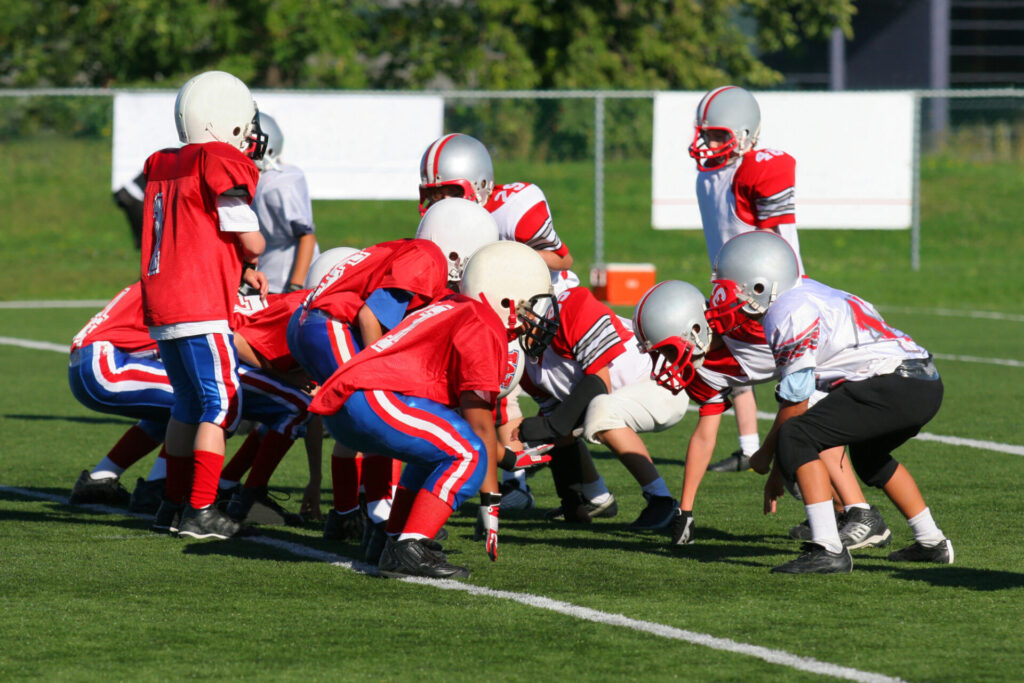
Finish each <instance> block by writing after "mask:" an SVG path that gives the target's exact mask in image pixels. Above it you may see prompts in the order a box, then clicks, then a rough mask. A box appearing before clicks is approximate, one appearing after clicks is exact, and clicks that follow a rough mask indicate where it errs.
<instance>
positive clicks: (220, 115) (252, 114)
mask: <svg viewBox="0 0 1024 683" xmlns="http://www.w3.org/2000/svg"><path fill="white" fill-rule="evenodd" d="M174 123H175V125H176V126H177V128H178V139H179V140H181V142H183V143H185V144H191V143H199V142H213V141H218V142H224V143H227V144H229V145H231V146H232V147H235V148H237V149H238V150H239V151H241V152H245V153H246V154H248V155H249V156H250V157H252V158H253V159H254V160H255V159H259V158H261V157H262V156H263V153H264V151H265V150H266V145H267V136H266V135H265V134H263V132H262V131H261V130H260V122H259V118H258V117H257V115H256V102H255V101H254V100H253V99H252V93H250V92H249V88H248V87H246V85H245V83H242V81H240V80H238V79H237V78H235V77H234V76H232V75H231V74H229V73H227V72H224V71H205V72H203V73H201V74H199V75H198V76H193V77H192V78H191V79H189V81H188V82H187V83H185V85H183V86H181V89H180V90H178V96H177V98H175V100H174Z"/></svg>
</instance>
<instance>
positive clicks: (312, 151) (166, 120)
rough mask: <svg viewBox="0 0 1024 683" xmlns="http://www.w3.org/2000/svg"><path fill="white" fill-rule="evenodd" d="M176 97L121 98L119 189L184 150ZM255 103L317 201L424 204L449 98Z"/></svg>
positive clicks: (335, 97)
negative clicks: (423, 185) (155, 157)
mask: <svg viewBox="0 0 1024 683" xmlns="http://www.w3.org/2000/svg"><path fill="white" fill-rule="evenodd" d="M176 94H177V93H176V92H159V93H118V94H117V95H116V96H115V97H114V134H113V138H114V149H113V155H112V156H113V164H112V166H113V168H112V173H111V188H112V189H117V188H118V187H121V186H122V185H124V184H125V183H126V182H128V181H129V180H131V179H132V178H134V177H135V176H136V175H138V173H139V171H140V170H142V164H143V162H144V161H145V160H146V157H148V156H149V155H150V154H152V153H153V152H155V151H156V150H158V149H162V148H164V147H177V146H178V145H179V144H180V143H179V142H178V133H177V131H176V129H175V127H174V98H175V96H176ZM253 96H254V97H255V99H256V104H257V105H258V106H259V108H260V111H265V112H266V113H268V114H270V115H271V116H273V117H274V120H275V121H277V123H278V125H279V126H280V127H281V131H282V133H283V134H284V138H285V142H284V150H283V153H282V155H281V158H282V160H284V161H285V162H288V163H292V164H295V165H297V166H299V167H300V168H301V169H302V170H303V171H304V172H305V173H306V179H307V181H308V182H309V190H310V193H311V194H312V196H313V198H314V199H416V198H418V197H419V182H420V178H419V162H420V157H421V156H422V155H423V150H425V149H426V148H427V145H429V144H430V143H431V142H432V141H433V140H435V139H437V138H439V137H441V135H442V126H443V123H444V100H443V99H442V98H441V97H436V96H424V95H345V94H333V93H332V94H317V93H310V94H303V93H277V92H274V93H270V92H267V93H261V92H259V91H255V92H254V93H253Z"/></svg>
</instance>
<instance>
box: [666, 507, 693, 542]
mask: <svg viewBox="0 0 1024 683" xmlns="http://www.w3.org/2000/svg"><path fill="white" fill-rule="evenodd" d="M668 528H669V533H670V534H671V536H672V540H671V541H670V542H669V545H690V544H691V543H693V538H694V536H695V535H696V534H695V531H694V527H693V513H692V512H685V511H683V510H680V509H679V508H676V511H675V513H674V514H673V516H672V521H671V522H670V523H669V525H668Z"/></svg>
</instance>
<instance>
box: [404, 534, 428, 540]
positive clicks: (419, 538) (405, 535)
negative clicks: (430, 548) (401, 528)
mask: <svg viewBox="0 0 1024 683" xmlns="http://www.w3.org/2000/svg"><path fill="white" fill-rule="evenodd" d="M410 538H414V539H416V540H419V541H422V540H425V539H426V538H427V537H426V536H424V535H423V534H407V533H405V532H402V533H400V534H399V535H398V540H399V541H408V540H409V539H410Z"/></svg>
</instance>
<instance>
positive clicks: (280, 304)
mask: <svg viewBox="0 0 1024 683" xmlns="http://www.w3.org/2000/svg"><path fill="white" fill-rule="evenodd" d="M308 295H309V290H308V289H300V290H298V291H296V292H288V293H287V294H270V295H269V296H267V305H266V307H265V308H261V309H260V310H258V311H255V312H253V313H251V314H249V315H243V314H240V313H238V312H237V309H236V313H235V315H234V316H233V319H232V322H231V328H232V329H233V330H235V332H237V333H238V334H239V335H241V336H242V337H243V338H244V339H245V341H247V342H248V343H249V346H251V347H252V348H253V349H254V350H255V351H256V352H257V353H259V354H260V355H261V356H263V357H264V358H266V359H267V360H269V361H270V362H271V363H272V364H273V366H274V367H275V368H276V369H277V370H280V371H281V372H288V371H289V370H293V369H294V368H296V367H297V366H298V363H296V361H295V358H293V357H292V354H291V352H290V351H289V350H288V322H289V321H290V320H291V319H292V314H293V313H294V312H295V309H297V308H298V307H299V306H301V305H302V301H303V300H304V299H305V298H306V297H307V296H308Z"/></svg>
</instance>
